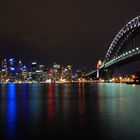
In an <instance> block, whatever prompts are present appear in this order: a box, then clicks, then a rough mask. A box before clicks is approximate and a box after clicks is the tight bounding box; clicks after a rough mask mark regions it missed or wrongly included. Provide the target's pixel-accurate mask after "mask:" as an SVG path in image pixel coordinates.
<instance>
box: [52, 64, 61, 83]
mask: <svg viewBox="0 0 140 140" xmlns="http://www.w3.org/2000/svg"><path fill="white" fill-rule="evenodd" d="M59 79H60V65H58V64H56V63H55V64H54V65H53V80H54V81H58V80H59Z"/></svg>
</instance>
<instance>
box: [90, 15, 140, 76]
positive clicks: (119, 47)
mask: <svg viewBox="0 0 140 140" xmlns="http://www.w3.org/2000/svg"><path fill="white" fill-rule="evenodd" d="M139 56H140V16H138V17H136V18H134V19H132V20H131V21H130V22H128V23H127V24H126V25H125V26H124V27H123V28H122V29H121V30H120V31H119V32H118V33H117V35H116V36H115V38H114V39H113V41H112V43H111V45H110V47H109V49H108V51H107V53H106V56H105V59H104V61H103V65H102V66H101V67H100V68H99V69H100V70H101V71H103V69H104V70H105V69H110V68H113V66H115V65H119V64H121V63H122V64H123V62H127V63H130V61H129V62H128V60H131V61H133V60H134V58H138V59H139ZM96 71H97V70H95V71H92V72H90V73H88V74H87V76H90V75H92V74H95V73H96Z"/></svg>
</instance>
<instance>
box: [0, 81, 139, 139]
mask: <svg viewBox="0 0 140 140" xmlns="http://www.w3.org/2000/svg"><path fill="white" fill-rule="evenodd" d="M4 139H6V140H47V139H48V140H54V139H56V140H58V139H60V140H63V139H66V140H69V139H71V140H79V139H85V140H87V139H97V140H98V139H103V140H104V139H108V140H110V139H112V140H136V139H137V140H139V139H140V86H139V85H137V86H133V85H126V84H107V83H106V84H104V83H102V84H95V83H92V84H82V83H79V84H78V83H77V84H29V85H28V84H21V85H15V84H8V85H0V140H4Z"/></svg>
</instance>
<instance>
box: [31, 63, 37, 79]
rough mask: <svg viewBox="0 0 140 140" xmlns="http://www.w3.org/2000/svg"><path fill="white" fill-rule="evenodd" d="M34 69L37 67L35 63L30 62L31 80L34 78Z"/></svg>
mask: <svg viewBox="0 0 140 140" xmlns="http://www.w3.org/2000/svg"><path fill="white" fill-rule="evenodd" d="M36 69H37V63H36V62H32V63H31V77H32V80H36V78H37V77H36Z"/></svg>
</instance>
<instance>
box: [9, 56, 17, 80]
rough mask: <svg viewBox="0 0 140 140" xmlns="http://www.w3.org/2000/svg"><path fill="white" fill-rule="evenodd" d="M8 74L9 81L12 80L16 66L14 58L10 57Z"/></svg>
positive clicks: (14, 76)
mask: <svg viewBox="0 0 140 140" xmlns="http://www.w3.org/2000/svg"><path fill="white" fill-rule="evenodd" d="M8 74H9V75H8V76H9V81H10V82H14V81H15V79H16V67H15V59H14V58H10V59H9V67H8Z"/></svg>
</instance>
